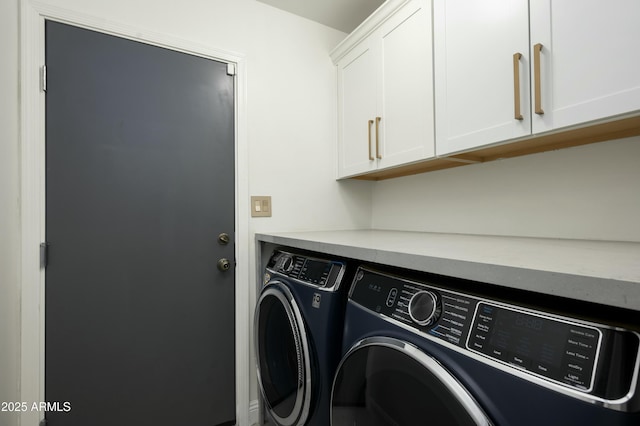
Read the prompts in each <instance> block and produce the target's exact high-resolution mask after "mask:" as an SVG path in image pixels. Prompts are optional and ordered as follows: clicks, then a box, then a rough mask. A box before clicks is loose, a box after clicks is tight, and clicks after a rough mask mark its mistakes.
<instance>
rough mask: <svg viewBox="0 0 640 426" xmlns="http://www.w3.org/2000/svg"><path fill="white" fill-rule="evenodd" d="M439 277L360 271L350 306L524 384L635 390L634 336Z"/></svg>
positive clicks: (608, 392)
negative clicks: (617, 373)
mask: <svg viewBox="0 0 640 426" xmlns="http://www.w3.org/2000/svg"><path fill="white" fill-rule="evenodd" d="M436 279H437V277H436V278H434V282H427V281H416V280H412V279H406V278H403V277H399V276H395V275H391V274H387V273H382V272H378V271H375V270H372V269H369V268H367V267H360V268H359V269H358V271H357V273H356V276H355V279H354V282H353V284H352V286H351V289H350V293H349V303H352V304H353V303H355V304H357V305H359V306H361V307H363V308H366V309H367V310H369V311H371V312H372V313H376V314H378V315H380V316H381V317H382V318H384V319H386V320H388V321H391V322H394V323H396V324H398V325H401V326H402V327H403V328H405V329H410V330H412V331H414V332H415V333H417V334H419V335H422V336H424V337H426V338H428V339H430V340H432V341H435V342H440V343H441V344H444V345H447V346H449V347H453V348H454V349H455V350H457V351H459V352H463V353H466V354H468V355H469V356H472V357H474V358H476V359H478V360H480V361H484V362H488V363H490V364H493V365H496V364H498V365H500V366H502V369H503V370H506V371H511V369H513V370H515V371H518V372H519V373H523V372H524V373H526V375H525V378H526V377H527V375H530V376H531V377H535V378H537V379H543V380H544V381H547V382H552V383H555V384H557V385H561V386H563V387H567V388H570V389H574V390H576V391H579V392H583V393H589V394H594V395H599V396H602V397H607V398H612V399H616V398H620V397H623V396H624V395H626V394H627V393H628V392H629V391H630V387H632V386H633V383H634V379H633V377H634V376H637V374H638V372H637V371H636V370H637V367H635V364H636V360H637V359H638V346H639V343H640V341H639V338H638V334H637V333H634V332H630V331H626V330H620V329H615V328H612V327H608V326H606V325H599V324H592V323H587V322H584V321H581V320H578V319H574V318H570V317H563V316H559V315H555V314H550V313H545V312H542V311H537V310H533V309H528V308H524V307H522V306H518V305H515V304H508V303H503V302H498V301H494V300H490V299H488V298H482V297H478V296H473V295H468V294H464V293H461V292H457V291H452V290H450V289H447V288H445V287H444V285H446V281H445V279H444V278H443V282H435V281H436ZM612 363H613V364H614V365H615V364H618V365H621V366H623V367H622V369H624V370H625V371H626V373H624V374H626V376H624V379H623V380H617V379H613V382H615V383H612V382H611V381H609V380H610V379H609V378H608V376H609V375H610V374H611V371H607V370H610V368H611V365H612ZM505 367H506V368H505ZM519 375H521V376H522V374H519ZM608 381H609V382H608ZM613 388H616V389H615V390H613Z"/></svg>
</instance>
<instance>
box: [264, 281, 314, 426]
mask: <svg viewBox="0 0 640 426" xmlns="http://www.w3.org/2000/svg"><path fill="white" fill-rule="evenodd" d="M255 346H256V353H257V362H258V383H259V386H260V391H261V393H262V397H263V398H264V402H265V404H266V406H267V410H268V411H269V414H270V415H271V417H273V420H275V421H276V422H277V423H278V425H280V426H291V425H302V424H304V422H305V421H306V420H307V417H308V416H309V406H310V399H311V391H310V388H311V371H310V370H311V365H310V358H309V344H308V340H307V333H306V331H305V327H304V322H303V320H302V315H301V313H300V309H299V308H298V305H297V303H296V301H295V299H294V298H293V296H292V294H291V292H290V291H289V289H287V287H286V286H285V285H283V284H282V283H279V282H274V283H269V284H268V285H267V286H266V287H265V288H264V290H263V291H262V294H261V296H260V299H259V300H258V304H257V307H256V311H255Z"/></svg>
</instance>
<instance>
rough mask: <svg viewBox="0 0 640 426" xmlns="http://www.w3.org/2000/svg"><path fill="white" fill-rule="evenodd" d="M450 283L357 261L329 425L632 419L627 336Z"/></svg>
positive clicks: (608, 424)
mask: <svg viewBox="0 0 640 426" xmlns="http://www.w3.org/2000/svg"><path fill="white" fill-rule="evenodd" d="M399 273H400V274H402V273H403V271H402V270H401V271H400V272H399ZM407 276H410V277H411V278H406V277H407ZM416 277H417V278H416ZM460 281H461V280H454V279H448V278H445V277H440V276H431V275H426V274H422V275H412V274H411V275H409V273H408V271H407V274H405V275H401V276H398V271H397V270H393V271H392V273H389V272H388V271H386V270H385V272H380V269H379V268H378V267H374V268H372V267H369V266H365V267H360V268H358V270H357V272H356V274H355V277H354V281H353V284H352V286H351V288H350V292H349V299H348V302H347V308H346V315H345V332H344V343H343V353H344V355H343V358H342V360H341V363H340V365H339V368H338V371H337V372H336V376H335V380H334V384H333V391H332V401H331V425H333V426H347V425H349V426H352V425H367V426H379V425H380V426H381V425H385V426H386V425H395V426H418V425H447V426H450V425H463V426H464V425H500V426H507V425H512V426H533V425H535V426H540V425H545V426H552V425H558V426H560V425H561V426H570V425H576V426H587V425H588V426H591V425H602V426H614V425H639V424H640V412H639V410H640V405H639V393H638V392H639V386H638V369H639V363H640V358H639V356H638V345H639V334H638V333H637V332H636V331H630V330H629V329H625V328H621V327H620V326H619V325H618V326H614V325H611V324H606V323H601V322H593V321H588V320H584V315H583V314H584V313H581V314H580V315H579V317H580V318H582V319H577V318H576V316H578V315H576V316H572V315H565V314H562V315H560V314H558V313H557V310H556V309H554V310H553V311H554V312H553V313H550V312H548V311H545V310H543V309H538V308H535V309H533V308H531V304H528V303H526V300H525V301H522V303H519V302H518V303H516V302H512V301H507V302H505V301H504V300H503V298H500V299H498V298H491V297H486V296H484V295H478V293H476V292H475V291H474V292H471V293H468V292H465V291H459V288H460V286H459V285H458V284H459V282H460ZM467 284H469V283H467ZM477 284H478V286H479V287H482V285H481V284H480V283H477ZM486 286H487V287H491V286H488V285H486ZM452 288H453V290H452ZM463 288H465V287H463ZM545 297H546V296H545Z"/></svg>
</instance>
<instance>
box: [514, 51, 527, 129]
mask: <svg viewBox="0 0 640 426" xmlns="http://www.w3.org/2000/svg"><path fill="white" fill-rule="evenodd" d="M520 58H522V54H521V53H514V54H513V110H514V118H515V119H516V120H522V119H524V117H522V112H520Z"/></svg>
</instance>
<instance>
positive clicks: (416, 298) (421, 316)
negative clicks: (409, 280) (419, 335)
mask: <svg viewBox="0 0 640 426" xmlns="http://www.w3.org/2000/svg"><path fill="white" fill-rule="evenodd" d="M437 308H438V301H437V299H436V295H435V294H433V293H432V292H430V291H419V292H417V293H416V294H414V295H413V297H412V298H411V300H410V301H409V316H410V317H411V319H412V320H413V321H414V322H415V323H416V324H419V325H429V324H431V323H432V322H435V320H436V319H437V318H436V316H437V315H436V310H437Z"/></svg>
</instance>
